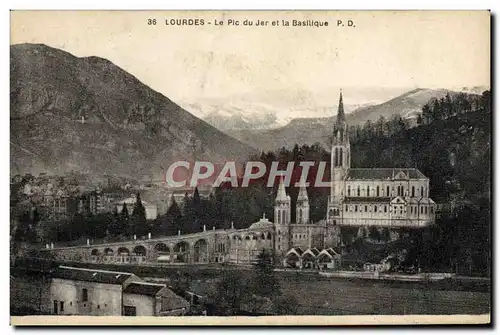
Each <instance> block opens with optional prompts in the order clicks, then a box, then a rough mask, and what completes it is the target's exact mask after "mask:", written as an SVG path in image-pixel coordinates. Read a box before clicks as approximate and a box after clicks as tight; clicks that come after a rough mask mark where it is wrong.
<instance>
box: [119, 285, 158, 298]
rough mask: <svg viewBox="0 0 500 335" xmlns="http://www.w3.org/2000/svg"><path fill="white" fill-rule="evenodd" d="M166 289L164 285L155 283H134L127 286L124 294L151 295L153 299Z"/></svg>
mask: <svg viewBox="0 0 500 335" xmlns="http://www.w3.org/2000/svg"><path fill="white" fill-rule="evenodd" d="M164 288H166V285H164V284H154V283H146V282H132V283H130V284H128V285H127V287H126V288H125V289H124V290H123V292H124V293H131V294H141V295H149V296H151V297H156V295H157V294H158V293H159V292H160V291H161V290H162V289H164Z"/></svg>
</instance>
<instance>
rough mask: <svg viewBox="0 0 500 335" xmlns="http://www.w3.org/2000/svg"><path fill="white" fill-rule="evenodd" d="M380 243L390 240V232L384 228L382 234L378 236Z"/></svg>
mask: <svg viewBox="0 0 500 335" xmlns="http://www.w3.org/2000/svg"><path fill="white" fill-rule="evenodd" d="M380 238H381V240H382V241H385V242H387V241H389V240H390V239H391V232H390V231H389V228H387V227H384V228H382V234H381V236H380Z"/></svg>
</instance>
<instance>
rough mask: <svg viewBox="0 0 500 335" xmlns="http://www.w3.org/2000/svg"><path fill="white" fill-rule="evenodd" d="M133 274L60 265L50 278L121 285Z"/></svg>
mask: <svg viewBox="0 0 500 335" xmlns="http://www.w3.org/2000/svg"><path fill="white" fill-rule="evenodd" d="M133 276H134V274H133V273H128V272H118V271H107V270H97V269H88V268H76V267H70V266H64V265H61V266H59V268H57V269H56V270H55V271H54V273H53V275H52V277H53V278H61V279H68V280H76V281H88V282H95V283H103V284H111V285H122V284H123V283H125V281H127V280H128V279H129V278H131V277H133Z"/></svg>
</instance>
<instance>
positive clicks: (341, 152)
mask: <svg viewBox="0 0 500 335" xmlns="http://www.w3.org/2000/svg"><path fill="white" fill-rule="evenodd" d="M343 156H344V150H343V149H342V148H340V159H339V166H344V163H343V162H344V160H343V158H344V157H343Z"/></svg>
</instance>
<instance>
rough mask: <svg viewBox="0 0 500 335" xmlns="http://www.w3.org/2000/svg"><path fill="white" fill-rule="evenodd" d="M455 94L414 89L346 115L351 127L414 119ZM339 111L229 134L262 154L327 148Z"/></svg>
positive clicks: (441, 90) (442, 90)
mask: <svg viewBox="0 0 500 335" xmlns="http://www.w3.org/2000/svg"><path fill="white" fill-rule="evenodd" d="M448 92H449V93H450V94H452V95H453V94H455V92H452V91H449V90H445V89H421V88H418V89H414V90H411V91H408V92H406V93H403V94H401V95H399V96H397V97H395V98H393V99H390V100H388V101H386V102H384V103H381V104H377V105H371V106H365V107H360V108H358V109H356V110H354V111H353V112H352V113H349V114H346V117H347V122H348V124H349V125H363V124H364V123H365V122H366V121H368V120H371V121H376V120H377V119H379V118H380V117H381V116H383V117H385V118H386V119H390V118H392V117H394V116H401V117H403V118H414V117H415V115H416V114H420V113H421V112H422V111H421V109H422V106H423V105H424V104H426V103H427V102H428V101H429V99H431V98H433V97H435V98H438V99H439V98H441V97H444V96H446V94H447V93H448ZM336 113H337V112H336V110H332V111H331V113H330V115H332V116H331V117H320V118H297V119H294V120H292V121H291V122H290V123H288V124H287V125H286V126H284V127H280V128H277V129H272V130H241V129H240V130H228V131H226V132H227V133H228V134H230V135H231V136H233V137H235V138H237V139H239V140H241V141H243V142H245V143H247V144H249V145H251V146H253V147H255V148H261V149H262V150H266V151H267V150H276V149H278V148H281V147H283V146H284V147H291V146H293V145H294V144H295V143H297V144H300V145H301V144H309V145H312V144H314V143H316V142H319V143H321V144H323V145H327V143H328V140H329V136H330V134H331V131H332V125H333V122H334V117H335V115H336Z"/></svg>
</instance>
